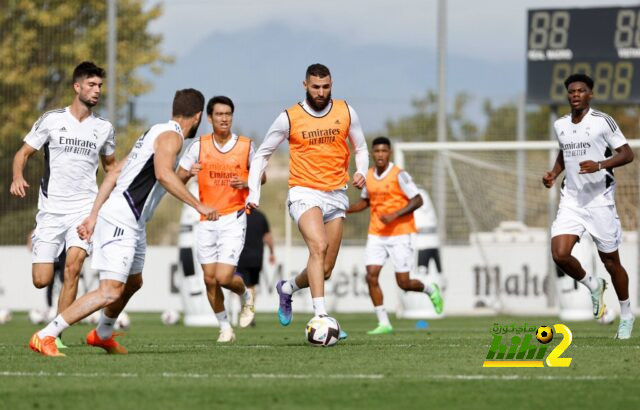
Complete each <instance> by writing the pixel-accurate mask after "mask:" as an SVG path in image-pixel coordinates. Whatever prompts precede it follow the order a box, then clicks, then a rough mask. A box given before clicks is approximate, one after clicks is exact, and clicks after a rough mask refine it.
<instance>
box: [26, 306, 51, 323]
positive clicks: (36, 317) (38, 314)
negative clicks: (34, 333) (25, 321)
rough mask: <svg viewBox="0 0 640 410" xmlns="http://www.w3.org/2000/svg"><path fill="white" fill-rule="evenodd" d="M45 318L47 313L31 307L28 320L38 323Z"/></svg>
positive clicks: (42, 321)
mask: <svg viewBox="0 0 640 410" xmlns="http://www.w3.org/2000/svg"><path fill="white" fill-rule="evenodd" d="M46 320H47V313H46V312H45V311H43V310H41V309H31V310H30V311H29V322H31V323H33V324H34V325H39V324H42V323H44V322H45V321H46Z"/></svg>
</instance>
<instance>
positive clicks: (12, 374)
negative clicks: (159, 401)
mask: <svg viewBox="0 0 640 410" xmlns="http://www.w3.org/2000/svg"><path fill="white" fill-rule="evenodd" d="M0 376H5V377H106V378H109V377H111V378H141V377H165V378H187V379H315V378H319V377H322V378H327V379H383V378H384V375H382V374H329V375H316V374H286V373H248V374H246V373H235V374H234V373H230V374H215V373H213V374H208V373H167V372H165V373H160V374H145V375H140V374H138V373H65V372H43V371H41V372H10V371H2V372H0Z"/></svg>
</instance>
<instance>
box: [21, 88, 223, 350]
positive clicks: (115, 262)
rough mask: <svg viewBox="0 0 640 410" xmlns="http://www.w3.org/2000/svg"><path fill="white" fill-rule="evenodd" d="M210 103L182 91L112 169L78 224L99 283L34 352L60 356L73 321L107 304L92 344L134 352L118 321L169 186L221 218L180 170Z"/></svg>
mask: <svg viewBox="0 0 640 410" xmlns="http://www.w3.org/2000/svg"><path fill="white" fill-rule="evenodd" d="M203 107H204V97H203V96H202V94H201V93H200V92H199V91H197V90H194V89H186V90H180V91H178V92H176V95H175V97H174V100H173V118H172V120H171V121H169V122H167V123H163V124H157V125H154V126H153V127H151V128H150V129H149V130H148V131H147V132H145V133H144V134H143V135H142V136H140V138H138V140H137V141H136V143H135V145H134V147H133V149H132V150H131V152H130V153H129V155H128V157H127V159H126V160H125V161H121V162H120V163H119V164H118V165H117V166H116V167H115V169H114V170H113V171H111V172H109V174H108V175H107V177H106V178H105V180H104V182H103V183H102V185H101V186H100V190H99V192H98V195H97V197H96V200H95V203H94V205H93V208H92V209H91V214H90V215H89V216H88V217H87V218H86V219H85V221H83V222H82V224H81V225H80V226H78V234H79V235H80V237H81V238H83V239H85V240H87V239H89V238H90V237H91V236H92V235H93V244H94V257H93V260H92V268H94V269H96V270H98V271H99V274H100V285H99V287H98V289H96V290H94V291H91V292H89V293H87V294H85V295H84V296H82V297H81V298H79V299H78V300H76V301H75V302H74V303H73V304H72V305H71V306H70V307H69V308H67V309H66V310H65V311H63V312H62V313H60V314H59V315H58V316H57V317H56V318H55V319H54V320H53V321H52V322H51V323H49V324H48V325H47V326H46V327H45V328H44V329H42V330H40V331H38V332H36V333H35V334H34V335H33V336H32V338H31V340H30V342H29V347H30V348H31V349H32V350H34V351H36V352H38V353H41V354H43V355H45V356H61V354H60V353H59V352H58V349H57V348H56V345H55V342H54V338H55V337H56V336H57V335H58V334H60V332H62V331H63V330H64V329H66V328H67V327H69V326H70V325H72V324H74V323H76V322H78V321H80V320H81V319H83V318H85V317H87V316H88V315H90V314H91V313H93V312H96V311H98V310H100V309H102V308H105V309H104V310H103V311H102V314H101V316H100V320H99V322H98V327H97V328H96V329H94V330H92V331H91V332H89V334H88V335H87V343H88V344H90V345H92V346H97V347H101V348H103V349H105V350H106V351H107V352H108V353H116V354H126V353H127V351H126V349H125V348H124V347H122V346H121V345H120V344H119V343H118V342H116V341H115V339H114V338H113V326H114V324H115V321H116V318H117V317H118V315H119V314H120V312H121V311H122V310H123V309H124V307H125V305H126V304H127V302H128V300H129V298H131V296H132V295H133V294H134V293H135V292H136V291H137V290H138V289H140V287H141V286H142V275H141V274H142V267H143V264H144V256H145V252H146V233H145V226H146V222H147V221H148V220H149V219H150V218H151V216H152V215H153V211H154V209H155V207H156V206H157V204H158V202H159V201H160V199H161V198H162V196H163V195H164V193H165V189H166V191H168V192H169V193H171V194H172V195H174V196H175V197H176V198H178V199H180V200H181V201H183V202H185V203H187V204H189V205H191V206H192V207H194V208H195V209H196V210H197V211H198V212H200V213H201V214H202V215H204V216H205V217H206V218H207V219H210V220H213V219H216V218H217V213H216V211H215V210H213V209H212V208H210V207H207V206H205V205H203V204H201V203H200V202H199V201H198V200H197V199H196V198H195V197H194V196H193V195H191V193H189V191H188V190H187V188H186V187H185V185H184V181H182V180H181V179H180V178H179V177H178V175H177V174H176V173H175V172H174V169H175V165H176V157H177V155H178V153H179V152H180V150H181V149H182V143H183V140H184V138H191V137H193V136H194V135H195V132H196V130H197V129H198V125H199V124H200V118H201V115H202V109H203ZM103 204H104V205H103ZM94 228H95V232H94Z"/></svg>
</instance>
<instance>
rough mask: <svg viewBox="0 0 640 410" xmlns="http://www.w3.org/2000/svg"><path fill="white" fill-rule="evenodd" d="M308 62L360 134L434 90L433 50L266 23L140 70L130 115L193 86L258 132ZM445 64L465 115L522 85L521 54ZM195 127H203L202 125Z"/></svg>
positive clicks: (297, 92) (298, 95) (288, 96)
mask: <svg viewBox="0 0 640 410" xmlns="http://www.w3.org/2000/svg"><path fill="white" fill-rule="evenodd" d="M381 29H384V28H381ZM470 47H472V45H471V44H470ZM523 57H524V56H523ZM316 62H320V63H323V64H325V65H327V66H328V67H329V69H330V70H331V73H332V77H333V81H334V85H333V97H334V98H343V99H346V100H347V101H348V102H349V103H350V104H351V105H352V106H353V107H354V108H355V110H356V111H357V113H358V115H359V117H360V120H361V123H362V125H363V128H364V130H365V133H374V132H380V131H383V130H384V123H385V121H386V120H387V119H389V118H397V117H398V116H401V115H405V114H409V113H411V112H412V108H411V100H412V98H415V97H419V96H422V95H424V94H425V92H426V91H427V90H428V89H432V90H435V89H436V88H437V77H436V70H437V62H436V52H435V50H432V49H429V48H418V47H404V48H403V47H391V46H386V45H380V46H376V45H354V44H349V43H345V42H344V41H341V40H340V39H339V38H338V37H332V36H327V35H320V34H318V33H317V32H314V31H313V30H302V29H293V28H290V27H286V26H283V25H277V24H269V25H265V26H261V27H258V28H254V29H251V30H244V31H239V32H237V33H233V34H229V33H224V34H221V33H212V34H211V35H210V36H209V37H208V38H206V39H205V40H203V41H201V42H200V43H199V44H198V45H197V46H196V47H194V48H193V49H192V50H190V51H188V52H187V53H184V54H183V57H181V58H180V59H178V60H177V61H176V62H175V63H174V64H173V65H171V66H168V67H166V68H165V71H164V72H163V74H161V75H160V76H155V75H153V74H151V73H147V74H146V76H148V78H149V79H150V80H151V81H152V82H153V84H154V90H153V91H152V92H151V93H149V94H146V95H144V96H142V97H140V98H139V99H138V101H137V102H136V114H137V115H138V116H140V117H142V118H145V119H146V120H147V121H148V122H149V123H153V122H159V121H164V120H166V118H167V114H168V113H169V112H170V104H171V99H172V97H173V93H174V92H175V90H176V89H180V88H186V87H194V88H197V89H199V90H201V91H202V92H203V93H204V95H205V98H206V99H209V98H210V97H212V96H213V95H217V94H223V95H227V96H229V97H230V98H231V99H232V100H233V101H234V103H235V105H236V112H235V116H234V129H235V131H236V132H238V131H242V132H243V133H247V134H248V135H253V136H258V137H262V136H263V135H264V133H265V132H266V130H267V129H268V128H269V126H270V125H271V122H272V121H273V120H274V119H275V118H276V116H277V115H278V113H280V112H281V111H282V110H283V109H285V108H287V107H288V106H290V105H291V104H293V103H295V102H296V101H299V100H301V99H302V98H304V89H303V88H302V81H303V80H304V73H305V70H306V67H307V66H308V65H309V64H312V63H316ZM447 64H448V69H447V76H448V78H447V86H448V92H447V94H448V95H449V96H453V95H455V94H456V93H458V92H466V93H468V94H471V95H472V96H474V97H476V98H475V100H474V101H475V102H476V104H474V106H472V107H471V109H470V113H469V115H470V116H471V117H472V118H473V119H476V117H477V120H478V121H482V118H481V117H482V114H481V110H480V102H481V101H482V100H483V99H484V98H497V99H502V100H504V99H505V98H509V97H512V96H515V95H516V94H518V93H519V92H522V90H523V87H524V77H525V72H524V58H523V60H522V63H519V64H516V63H512V62H507V63H505V62H501V61H495V62H494V61H490V60H488V61H484V60H478V59H471V58H467V57H465V56H458V55H450V56H449V58H448V61H447ZM203 122H204V121H203ZM201 130H207V131H208V130H209V126H208V124H206V123H204V124H203V125H202V126H201Z"/></svg>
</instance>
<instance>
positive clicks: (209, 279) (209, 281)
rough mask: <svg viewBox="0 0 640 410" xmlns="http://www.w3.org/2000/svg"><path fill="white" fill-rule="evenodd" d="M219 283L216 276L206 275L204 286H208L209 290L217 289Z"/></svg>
mask: <svg viewBox="0 0 640 410" xmlns="http://www.w3.org/2000/svg"><path fill="white" fill-rule="evenodd" d="M217 283H218V282H217V281H216V277H215V276H214V275H204V284H205V285H207V287H208V288H212V287H215V286H216V285H217Z"/></svg>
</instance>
